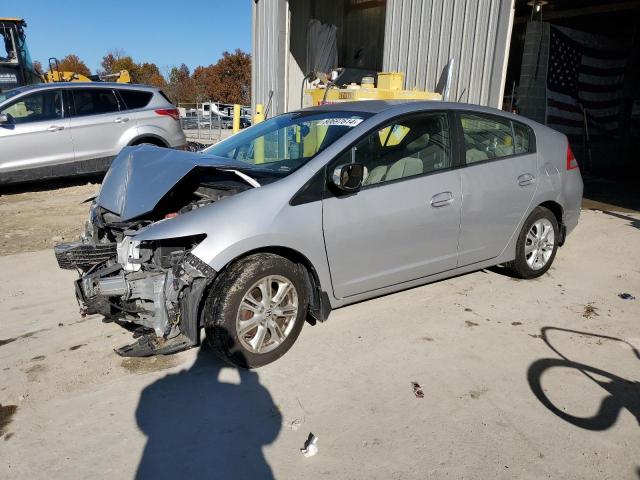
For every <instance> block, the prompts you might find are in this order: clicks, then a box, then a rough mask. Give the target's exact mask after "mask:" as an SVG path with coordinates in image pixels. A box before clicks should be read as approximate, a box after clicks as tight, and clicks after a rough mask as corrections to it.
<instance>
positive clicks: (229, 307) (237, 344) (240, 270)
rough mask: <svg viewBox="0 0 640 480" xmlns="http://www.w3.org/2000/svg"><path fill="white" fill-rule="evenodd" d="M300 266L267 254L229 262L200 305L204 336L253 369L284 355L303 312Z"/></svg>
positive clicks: (223, 355) (304, 298) (297, 331)
mask: <svg viewBox="0 0 640 480" xmlns="http://www.w3.org/2000/svg"><path fill="white" fill-rule="evenodd" d="M303 269H304V267H303V266H301V265H299V264H297V263H294V262H292V261H291V260H289V259H287V258H284V257H281V256H279V255H275V254H272V253H256V254H254V255H250V256H248V257H245V258H243V259H241V260H238V261H237V262H235V263H233V264H232V265H230V266H229V267H228V268H227V269H226V270H224V271H223V272H222V273H221V274H220V277H219V278H218V279H217V280H216V282H215V284H214V286H213V287H212V290H211V293H210V294H209V297H208V298H207V301H206V303H205V307H204V321H205V331H206V333H207V340H208V342H209V343H210V344H211V345H212V346H213V348H214V350H215V351H216V353H217V354H218V355H219V356H220V357H221V358H223V359H224V360H226V361H228V362H230V363H233V364H234V365H237V366H240V367H245V368H254V367H260V366H262V365H266V364H267V363H271V362H273V361H274V360H276V359H278V358H280V357H281V356H282V355H284V354H285V353H286V352H287V351H288V350H289V349H290V348H291V346H292V345H293V343H294V342H295V341H296V339H297V338H298V335H299V334H300V330H301V329H302V325H303V324H304V321H305V319H306V316H307V305H308V293H307V287H306V282H305V277H304V270H303Z"/></svg>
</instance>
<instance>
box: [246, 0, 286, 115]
mask: <svg viewBox="0 0 640 480" xmlns="http://www.w3.org/2000/svg"><path fill="white" fill-rule="evenodd" d="M287 26H288V19H287V5H286V0H258V1H257V2H254V3H253V38H252V56H253V58H252V62H251V105H252V107H255V105H256V103H262V104H263V105H265V108H266V104H267V102H268V101H269V92H270V91H272V90H273V92H274V94H273V100H272V104H271V110H270V113H269V116H273V115H274V114H277V113H281V112H283V111H284V108H285V107H284V106H285V100H284V99H285V94H286V92H285V88H286V87H285V79H286V78H287V75H286V66H285V65H286V62H285V58H286V54H285V52H286V50H287V42H286V39H287V35H288V28H287Z"/></svg>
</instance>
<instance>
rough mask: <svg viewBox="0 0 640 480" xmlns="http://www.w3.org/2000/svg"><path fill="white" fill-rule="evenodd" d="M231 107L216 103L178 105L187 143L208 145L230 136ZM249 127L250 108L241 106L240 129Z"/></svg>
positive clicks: (231, 130) (231, 124)
mask: <svg viewBox="0 0 640 480" xmlns="http://www.w3.org/2000/svg"><path fill="white" fill-rule="evenodd" d="M233 107H234V106H233V105H230V104H226V103H217V102H201V103H200V102H199V103H179V104H178V110H179V111H180V124H181V126H182V130H183V131H184V134H185V136H186V137H187V141H189V142H197V143H201V144H205V145H210V144H213V143H217V142H219V141H220V140H224V139H225V138H227V137H229V136H230V135H232V134H233ZM250 125H251V111H250V107H248V106H244V105H241V106H240V128H241V129H242V128H246V127H248V126H250Z"/></svg>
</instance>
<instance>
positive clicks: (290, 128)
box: [203, 111, 371, 176]
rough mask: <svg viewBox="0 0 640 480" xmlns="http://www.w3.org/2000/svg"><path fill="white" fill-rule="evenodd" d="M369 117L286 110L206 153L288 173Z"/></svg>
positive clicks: (209, 149) (359, 113)
mask: <svg viewBox="0 0 640 480" xmlns="http://www.w3.org/2000/svg"><path fill="white" fill-rule="evenodd" d="M370 116H371V114H368V113H361V112H341V111H323V112H317V111H315V112H314V111H310V112H294V113H286V114H284V115H279V116H277V117H274V118H270V119H269V120H266V121H264V122H261V123H258V124H256V125H255V126H253V127H251V128H248V129H246V130H243V131H241V132H239V133H237V134H235V135H233V136H232V137H229V138H228V139H227V140H224V141H223V142H220V143H218V144H216V145H214V146H212V147H209V148H207V149H205V150H203V153H205V154H213V155H218V156H220V157H226V158H232V159H234V160H239V161H241V162H244V163H246V164H247V166H252V167H250V168H258V169H260V170H263V171H264V170H268V171H271V172H273V173H275V174H277V176H286V175H288V174H290V173H291V172H293V171H295V170H297V169H298V168H300V167H301V166H302V165H304V164H305V163H307V162H308V161H309V160H311V159H312V158H314V157H315V156H316V155H318V153H320V152H321V151H323V150H324V149H325V148H327V147H328V146H329V145H331V144H332V143H333V142H335V141H336V140H338V139H339V138H340V137H342V136H343V135H344V134H345V133H347V132H348V131H349V130H351V129H352V128H353V127H355V126H356V125H358V124H360V123H361V122H362V121H363V120H365V119H366V118H368V117H370Z"/></svg>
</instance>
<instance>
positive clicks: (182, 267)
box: [55, 146, 271, 356]
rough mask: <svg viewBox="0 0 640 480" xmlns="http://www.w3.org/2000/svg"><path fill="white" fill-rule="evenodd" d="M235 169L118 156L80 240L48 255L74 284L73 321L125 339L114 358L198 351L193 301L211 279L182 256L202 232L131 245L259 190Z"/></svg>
mask: <svg viewBox="0 0 640 480" xmlns="http://www.w3.org/2000/svg"><path fill="white" fill-rule="evenodd" d="M238 167H242V165H241V164H238V162H235V163H234V161H233V160H231V159H228V158H219V157H207V156H203V155H201V154H198V153H188V152H178V151H175V150H170V149H161V148H157V147H153V146H140V147H133V148H127V149H124V150H123V151H122V153H121V154H120V155H119V156H118V157H117V158H116V159H115V160H114V162H113V164H112V167H111V169H110V170H109V172H108V174H107V176H106V177H105V179H104V182H103V185H102V189H101V191H100V193H99V195H98V196H97V197H96V198H95V199H94V200H93V203H92V204H91V207H90V214H89V219H88V221H87V223H86V228H85V230H84V232H83V234H82V235H81V238H80V240H79V241H76V242H72V243H64V244H59V245H57V246H56V247H55V254H56V257H57V260H58V264H59V266H60V267H61V268H65V269H75V270H77V271H78V273H79V275H80V278H78V279H77V280H76V285H75V290H76V296H77V299H78V302H79V304H80V309H81V313H82V314H83V315H88V314H101V315H103V316H104V317H105V318H106V319H108V320H112V321H115V322H117V323H119V324H120V325H122V326H124V327H125V328H127V329H129V330H131V331H133V334H134V338H136V339H137V340H136V341H135V342H134V343H132V344H131V345H127V346H124V347H121V348H119V349H117V350H116V352H117V353H119V354H120V355H123V356H148V355H154V354H167V353H173V352H177V351H180V350H184V349H187V348H190V347H191V346H194V345H197V344H198V342H199V326H200V325H201V321H200V318H199V316H200V314H201V309H202V304H203V302H204V300H205V299H204V295H203V294H204V292H205V290H206V288H207V287H208V286H209V285H210V284H211V283H212V282H213V281H214V279H215V277H216V272H215V271H214V270H213V269H212V267H210V266H209V265H208V264H206V263H205V262H203V261H202V260H201V259H200V258H198V257H197V256H196V255H194V254H193V253H192V252H193V250H194V248H196V247H197V245H198V244H200V243H201V242H202V241H203V240H204V239H205V238H206V234H205V233H204V228H203V229H202V231H203V233H197V234H193V233H192V232H185V231H183V230H181V229H180V228H179V227H177V228H176V229H175V232H174V234H175V236H174V237H170V238H167V237H166V236H163V238H160V239H151V240H139V239H138V238H140V236H141V234H144V233H146V232H149V231H150V229H151V228H152V227H156V226H158V225H160V224H161V223H163V222H166V223H167V226H169V225H168V222H171V219H173V218H176V217H179V216H182V215H185V214H187V213H190V212H194V211H196V210H199V209H203V208H206V207H208V206H210V205H212V204H214V203H216V202H220V201H223V200H225V199H226V198H228V197H230V196H233V195H237V194H239V193H242V192H244V191H246V190H250V189H253V188H256V187H259V186H260V182H259V181H258V180H257V179H256V178H254V177H252V176H250V175H248V174H246V173H244V172H242V171H241V170H239V169H238ZM258 178H260V176H259V174H258ZM264 180H265V181H269V180H271V179H268V178H265V179H264ZM174 223H176V224H177V223H178V222H174ZM143 236H144V235H143ZM151 236H153V235H151Z"/></svg>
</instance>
